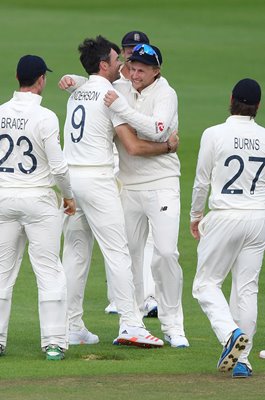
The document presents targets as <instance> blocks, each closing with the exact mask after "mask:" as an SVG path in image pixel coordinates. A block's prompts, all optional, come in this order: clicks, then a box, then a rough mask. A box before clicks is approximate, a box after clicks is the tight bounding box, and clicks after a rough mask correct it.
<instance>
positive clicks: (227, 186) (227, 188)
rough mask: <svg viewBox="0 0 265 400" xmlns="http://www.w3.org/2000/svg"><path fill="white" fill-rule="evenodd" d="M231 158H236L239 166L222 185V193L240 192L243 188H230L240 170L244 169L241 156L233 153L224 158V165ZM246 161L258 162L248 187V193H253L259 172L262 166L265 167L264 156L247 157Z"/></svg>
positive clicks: (226, 164) (228, 162) (227, 164)
mask: <svg viewBox="0 0 265 400" xmlns="http://www.w3.org/2000/svg"><path fill="white" fill-rule="evenodd" d="M233 160H237V161H238V163H239V168H238V171H237V173H236V174H235V175H234V176H233V178H231V179H230V180H229V181H228V182H227V183H226V184H225V185H224V187H223V189H222V192H221V193H223V194H242V193H243V190H242V189H232V188H230V187H231V185H232V184H233V183H234V182H235V181H236V180H237V179H238V178H239V177H240V175H241V174H242V172H243V171H244V160H243V158H242V157H240V156H238V155H236V154H234V155H232V156H230V157H228V158H227V159H226V160H225V163H224V165H225V167H228V166H229V164H230V162H231V161H233ZM248 161H250V162H255V163H260V166H259V168H258V169H257V172H256V175H255V176H254V178H253V180H252V183H251V187H250V194H254V192H255V189H256V184H257V182H258V179H259V177H260V174H261V172H262V170H263V168H264V167H265V158H264V157H249V158H248Z"/></svg>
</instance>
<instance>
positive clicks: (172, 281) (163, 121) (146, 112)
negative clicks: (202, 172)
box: [64, 44, 189, 348]
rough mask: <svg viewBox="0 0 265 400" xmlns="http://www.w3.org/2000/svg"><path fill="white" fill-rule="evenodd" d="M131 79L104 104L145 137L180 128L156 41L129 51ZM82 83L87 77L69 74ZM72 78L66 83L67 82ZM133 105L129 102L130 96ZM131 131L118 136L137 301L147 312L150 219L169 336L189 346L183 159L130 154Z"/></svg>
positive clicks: (155, 271)
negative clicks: (182, 242)
mask: <svg viewBox="0 0 265 400" xmlns="http://www.w3.org/2000/svg"><path fill="white" fill-rule="evenodd" d="M130 63H131V67H130V77H131V80H128V79H127V80H125V79H119V80H118V81H115V82H114V87H115V89H117V90H118V91H119V92H120V93H122V94H123V95H124V96H121V95H119V94H118V93H117V92H115V91H111V90H110V91H108V93H107V94H106V96H105V99H104V100H105V104H106V105H107V106H108V107H110V109H111V110H112V111H114V112H115V114H116V115H117V116H119V117H121V118H122V119H123V120H125V121H126V122H127V123H129V124H130V125H131V126H132V127H133V128H134V129H135V130H136V132H137V135H138V136H139V137H140V138H142V139H144V140H148V139H149V140H152V141H157V142H160V141H161V142H162V141H164V140H166V139H167V138H168V137H169V134H170V132H172V131H173V130H176V129H177V127H178V112H177V95H176V92H175V91H174V90H173V89H172V88H171V87H170V86H169V84H168V82H167V81H166V79H164V78H163V77H161V76H160V67H161V64H162V56H161V53H160V50H159V49H158V48H156V47H155V46H150V45H147V44H139V45H137V46H136V47H135V48H134V50H133V53H132V55H131V56H130ZM68 79H69V80H71V79H73V82H72V83H73V84H76V85H80V84H81V83H82V82H83V80H82V79H84V78H82V77H81V78H80V77H77V76H75V75H74V76H69V77H68ZM68 83H69V82H67V80H66V81H65V86H64V88H67V87H68ZM125 98H126V100H127V101H128V102H129V104H128V103H127V101H126V100H125ZM126 136H127V135H126V133H125V132H122V133H121V132H120V134H119V135H116V136H115V138H114V140H115V143H116V146H117V149H118V153H119V168H120V171H119V174H118V178H119V179H120V180H121V182H122V184H123V190H122V193H121V199H122V205H123V209H124V214H125V224H126V233H127V237H128V245H129V250H130V254H131V257H132V267H133V277H134V285H135V290H136V299H137V304H138V307H139V309H140V312H141V314H142V315H144V279H143V266H144V262H143V261H144V248H145V244H146V241H147V237H148V231H149V224H150V225H151V228H152V233H153V241H154V253H153V258H152V275H153V278H154V281H155V298H156V300H157V302H158V308H160V312H158V318H159V319H160V322H161V328H162V331H163V333H164V337H165V340H166V341H167V342H168V343H169V344H170V345H171V347H175V348H181V347H188V346H189V342H188V340H187V338H186V337H185V332H184V323H183V311H182V302H181V297H182V286H183V278H182V269H181V267H180V265H179V263H178V257H179V253H178V249H177V241H178V231H179V214H180V199H179V175H180V163H179V159H178V157H177V155H176V153H175V152H174V153H171V151H170V150H169V152H168V153H167V154H163V155H158V154H157V155H153V157H145V154H139V155H138V156H135V154H133V155H132V154H130V153H129V154H128V151H127V149H126V147H125V145H124V143H125V141H126Z"/></svg>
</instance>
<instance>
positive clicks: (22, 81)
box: [17, 74, 45, 87]
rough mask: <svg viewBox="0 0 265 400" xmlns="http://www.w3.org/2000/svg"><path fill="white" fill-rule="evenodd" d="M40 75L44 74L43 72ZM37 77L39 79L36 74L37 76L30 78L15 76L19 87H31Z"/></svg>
mask: <svg viewBox="0 0 265 400" xmlns="http://www.w3.org/2000/svg"><path fill="white" fill-rule="evenodd" d="M42 75H45V74H42ZM40 76H41V75H40ZM38 79H39V76H37V78H32V79H19V78H17V80H18V83H19V86H20V87H31V86H33V85H34V83H35V82H37V80H38Z"/></svg>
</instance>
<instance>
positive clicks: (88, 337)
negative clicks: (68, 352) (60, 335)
mask: <svg viewBox="0 0 265 400" xmlns="http://www.w3.org/2000/svg"><path fill="white" fill-rule="evenodd" d="M98 342H99V337H98V336H97V335H94V333H91V332H89V330H88V329H87V328H83V329H81V330H80V331H70V332H69V344H97V343H98Z"/></svg>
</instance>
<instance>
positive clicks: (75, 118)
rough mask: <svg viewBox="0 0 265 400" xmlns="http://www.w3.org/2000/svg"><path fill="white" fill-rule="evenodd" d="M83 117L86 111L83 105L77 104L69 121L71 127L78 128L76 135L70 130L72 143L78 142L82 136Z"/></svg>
mask: <svg viewBox="0 0 265 400" xmlns="http://www.w3.org/2000/svg"><path fill="white" fill-rule="evenodd" d="M85 117H86V112H85V107H84V106H81V105H79V106H78V107H76V108H75V109H74V111H73V115H72V120H71V122H72V126H73V128H74V129H76V130H79V135H78V136H75V135H74V134H73V132H71V139H72V141H73V142H74V143H78V142H80V140H81V139H82V137H83V133H84V125H85Z"/></svg>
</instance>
